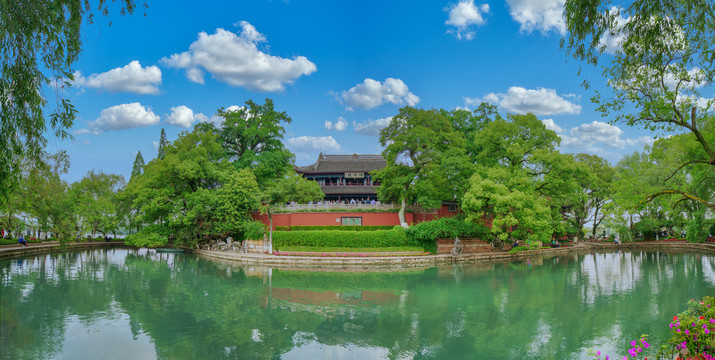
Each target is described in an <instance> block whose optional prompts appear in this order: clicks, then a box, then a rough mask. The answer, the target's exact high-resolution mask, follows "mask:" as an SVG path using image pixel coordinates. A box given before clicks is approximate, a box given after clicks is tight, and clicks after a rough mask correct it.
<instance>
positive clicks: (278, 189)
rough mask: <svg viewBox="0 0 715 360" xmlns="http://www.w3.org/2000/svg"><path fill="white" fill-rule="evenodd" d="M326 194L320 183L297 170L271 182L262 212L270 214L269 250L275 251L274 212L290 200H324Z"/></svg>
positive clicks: (264, 198) (264, 197)
mask: <svg viewBox="0 0 715 360" xmlns="http://www.w3.org/2000/svg"><path fill="white" fill-rule="evenodd" d="M324 196H325V194H324V193H323V190H321V188H320V185H318V183H317V182H315V181H312V180H307V179H305V178H304V177H303V176H301V175H298V174H296V173H295V172H292V171H291V172H289V173H287V174H285V175H284V176H283V177H281V178H280V179H278V180H276V181H274V182H271V183H269V184H268V185H267V186H266V189H265V190H263V193H262V202H263V205H262V206H261V213H262V214H266V215H268V221H269V228H268V231H269V233H268V252H269V253H271V254H272V253H273V213H274V212H275V211H276V210H277V209H278V208H279V207H281V206H283V205H285V204H286V203H289V202H293V201H295V202H297V203H303V204H304V203H307V202H309V201H316V200H322V199H323V197H324Z"/></svg>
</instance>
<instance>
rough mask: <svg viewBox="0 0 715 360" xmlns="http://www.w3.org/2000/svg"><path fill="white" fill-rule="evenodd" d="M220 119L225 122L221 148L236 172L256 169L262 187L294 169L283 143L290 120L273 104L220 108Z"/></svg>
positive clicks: (220, 134) (250, 104)
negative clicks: (234, 108)
mask: <svg viewBox="0 0 715 360" xmlns="http://www.w3.org/2000/svg"><path fill="white" fill-rule="evenodd" d="M217 115H218V116H219V117H222V118H223V119H224V121H223V125H222V127H221V129H220V131H219V137H220V140H221V144H222V145H223V148H224V150H225V151H226V155H227V157H228V159H229V160H230V161H231V162H233V164H234V166H235V167H236V169H239V170H240V169H245V168H250V169H253V172H254V173H255V174H256V178H257V179H258V183H259V184H260V185H262V186H263V184H265V183H266V182H268V181H271V180H273V179H277V178H279V177H281V176H282V175H283V174H284V173H285V172H286V171H288V170H290V169H292V164H293V154H292V153H291V152H290V151H288V149H286V147H285V145H284V144H283V142H282V141H281V140H282V139H283V135H284V134H285V129H284V128H283V126H284V125H286V124H290V122H291V118H290V116H288V114H286V112H285V111H281V112H279V111H276V110H275V109H274V105H273V100H271V99H266V100H265V102H264V104H263V105H259V104H256V103H254V102H253V101H252V100H248V101H246V103H245V106H243V107H240V108H238V109H236V110H233V109H231V110H228V109H224V108H221V109H219V110H218V112H217Z"/></svg>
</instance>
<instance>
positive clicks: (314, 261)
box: [194, 242, 715, 269]
mask: <svg viewBox="0 0 715 360" xmlns="http://www.w3.org/2000/svg"><path fill="white" fill-rule="evenodd" d="M616 250H651V251H663V250H666V251H668V250H669V251H699V252H704V253H712V254H715V244H688V243H665V242H657V243H656V242H637V243H627V244H622V245H614V244H606V243H590V242H584V243H580V244H578V245H576V246H569V247H561V248H551V249H539V250H531V251H522V252H517V253H514V254H509V253H508V252H506V251H490V252H479V253H472V254H463V255H462V256H459V257H456V258H455V257H453V256H452V255H449V254H443V255H427V256H382V257H332V256H330V257H300V256H276V255H267V254H246V253H235V252H224V251H212V250H194V252H196V253H197V254H199V255H202V256H206V257H210V258H215V259H221V260H228V261H234V262H238V263H242V264H247V265H263V266H273V267H288V268H341V269H381V268H407V267H430V266H434V265H446V264H453V263H456V262H465V263H470V262H485V261H511V260H521V259H529V258H543V257H552V256H559V255H566V254H587V253H592V252H596V251H616Z"/></svg>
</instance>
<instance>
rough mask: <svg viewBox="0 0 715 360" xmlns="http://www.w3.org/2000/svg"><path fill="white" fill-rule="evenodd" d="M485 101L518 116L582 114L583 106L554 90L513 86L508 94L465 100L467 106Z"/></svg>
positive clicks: (495, 94)
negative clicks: (531, 114)
mask: <svg viewBox="0 0 715 360" xmlns="http://www.w3.org/2000/svg"><path fill="white" fill-rule="evenodd" d="M567 97H568V96H567ZM483 101H484V102H489V103H492V104H494V105H497V106H499V107H502V108H504V109H505V110H507V111H509V112H513V113H517V114H526V113H533V114H535V115H555V114H578V113H580V112H581V105H577V104H574V103H572V102H570V101H568V100H566V99H564V98H563V97H561V96H559V95H558V94H557V93H556V90H554V89H546V88H537V89H525V88H523V87H518V86H512V87H510V88H509V90H508V91H507V92H506V94H499V93H490V94H487V95H486V96H484V97H483V98H481V99H479V98H476V99H470V98H465V103H466V104H467V105H473V104H479V103H481V102H483Z"/></svg>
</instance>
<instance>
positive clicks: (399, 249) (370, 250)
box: [279, 246, 424, 253]
mask: <svg viewBox="0 0 715 360" xmlns="http://www.w3.org/2000/svg"><path fill="white" fill-rule="evenodd" d="M279 250H280V251H295V252H319V253H326V252H340V253H376V252H408V251H414V252H422V251H424V250H423V249H422V247H421V246H394V247H380V248H349V247H322V246H281V247H280V249H279Z"/></svg>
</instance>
